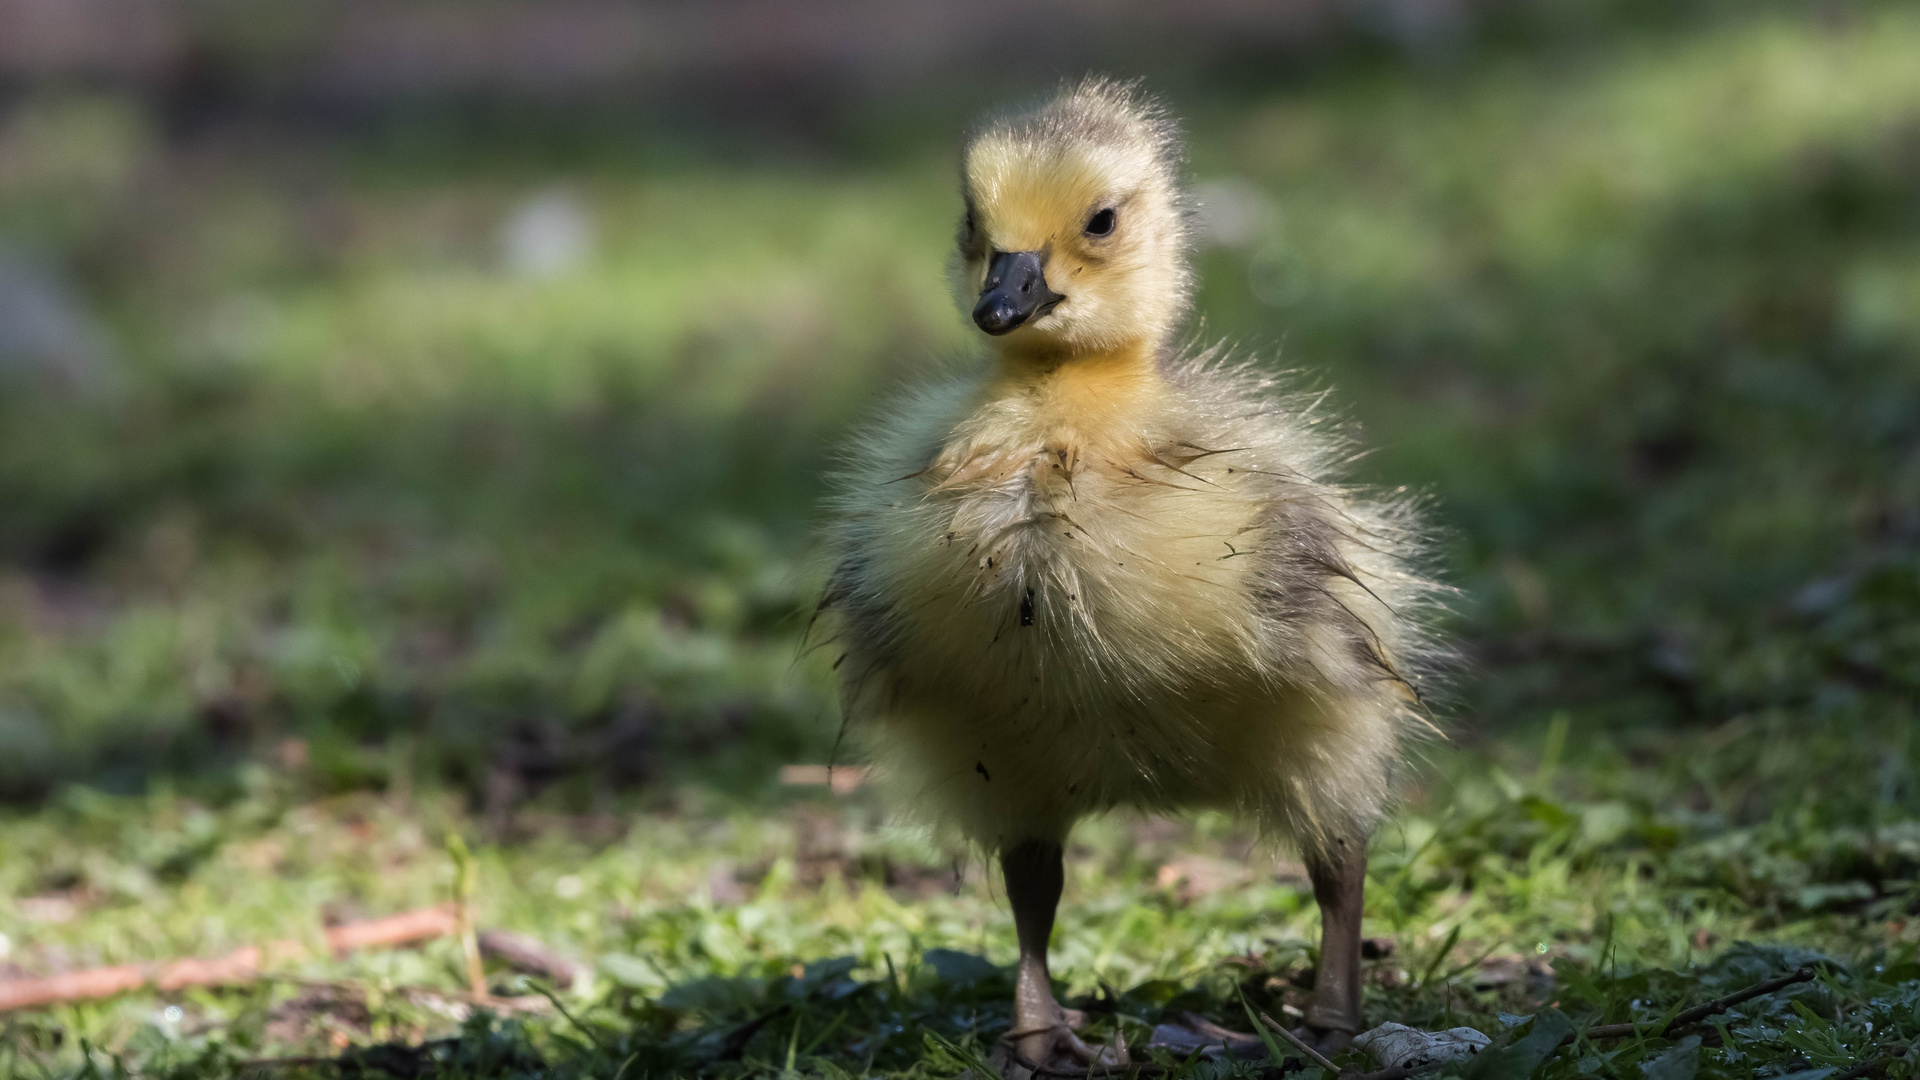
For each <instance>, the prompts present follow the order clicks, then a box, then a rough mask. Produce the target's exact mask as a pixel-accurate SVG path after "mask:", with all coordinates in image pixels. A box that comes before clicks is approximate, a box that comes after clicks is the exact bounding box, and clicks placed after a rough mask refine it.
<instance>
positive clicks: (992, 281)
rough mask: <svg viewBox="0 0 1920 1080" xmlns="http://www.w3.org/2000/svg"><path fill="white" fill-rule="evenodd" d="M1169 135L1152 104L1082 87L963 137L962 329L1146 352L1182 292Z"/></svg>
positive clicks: (1011, 344) (1077, 348)
mask: <svg viewBox="0 0 1920 1080" xmlns="http://www.w3.org/2000/svg"><path fill="white" fill-rule="evenodd" d="M1181 169H1182V155H1181V149H1180V139H1179V133H1178V131H1177V129H1176V128H1175V127H1174V125H1173V123H1172V121H1170V120H1168V119H1167V118H1166V116H1165V114H1164V113H1163V112H1162V111H1161V110H1160V108H1159V107H1158V106H1157V105H1156V104H1154V103H1153V102H1151V101H1149V100H1146V99H1144V98H1142V97H1141V96H1139V95H1138V94H1137V93H1136V92H1135V91H1134V89H1133V88H1132V87H1131V86H1129V85H1127V84H1122V83H1114V82H1109V81H1106V80H1101V79H1091V80H1088V81H1087V82H1084V83H1082V84H1080V85H1079V86H1077V87H1075V88H1073V89H1071V90H1068V91H1066V92H1064V93H1062V94H1060V95H1059V96H1058V97H1056V98H1054V99H1053V100H1052V101H1049V102H1048V103H1046V104H1045V105H1042V106H1040V107H1039V108H1037V109H1034V110H1032V111H1030V112H1026V113H1021V114H1017V115H1014V116H1009V117H1006V118H1003V119H998V120H994V121H990V122H988V123H987V124H985V125H984V126H982V127H981V128H980V129H979V131H978V132H977V133H976V134H975V135H974V136H973V137H972V138H971V139H970V140H968V142H967V147H966V152H965V155H964V158H963V163H962V181H961V182H962V194H963V196H964V198H965V200H966V216H965V217H964V218H963V219H962V221H961V224H960V236H959V242H960V258H961V260H962V263H963V267H962V271H961V280H962V284H963V293H964V296H965V303H967V304H968V306H970V307H971V309H972V313H973V321H974V324H975V325H976V326H978V327H979V328H980V329H981V330H982V331H984V332H985V333H988V334H991V335H994V336H995V337H998V338H1001V339H1002V347H1003V349H1004V350H1005V351H1007V352H1011V353H1016V354H1033V355H1038V356H1071V355H1075V354H1081V353H1095V352H1111V351H1119V350H1127V349H1133V348H1139V347H1142V346H1145V347H1148V348H1152V347H1156V346H1158V345H1159V343H1160V342H1162V341H1164V340H1165V339H1166V338H1167V337H1168V335H1170V334H1171V333H1172V332H1173V330H1174V328H1175V327H1176V326H1177V325H1178V323H1179V321H1180V319H1181V317H1182V316H1183V315H1184V314H1185V313H1186V308H1187V300H1188V294H1189V292H1190V291H1191V286H1190V282H1189V274H1188V269H1187V257H1186V237H1187V229H1186V216H1185V212H1184V205H1183V203H1184V199H1183V194H1182V191H1181V184H1180V174H1181Z"/></svg>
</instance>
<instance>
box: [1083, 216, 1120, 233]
mask: <svg viewBox="0 0 1920 1080" xmlns="http://www.w3.org/2000/svg"><path fill="white" fill-rule="evenodd" d="M1113 222H1114V216H1113V211H1112V210H1102V211H1100V212H1099V213H1097V214H1095V215H1093V217H1091V218H1088V219H1087V235H1088V236H1105V235H1107V234H1108V233H1110V232H1112V231H1113Z"/></svg>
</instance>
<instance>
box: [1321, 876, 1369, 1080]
mask: <svg viewBox="0 0 1920 1080" xmlns="http://www.w3.org/2000/svg"><path fill="white" fill-rule="evenodd" d="M1307 876H1308V877H1310V878H1312V879H1313V898H1314V900H1316V901H1318V902H1319V904H1320V966H1319V968H1318V970H1317V971H1316V972H1315V974H1314V978H1313V1004H1312V1005H1310V1006H1309V1007H1308V1008H1307V1026H1308V1027H1310V1028H1312V1029H1313V1033H1314V1035H1315V1036H1317V1037H1318V1039H1319V1041H1320V1044H1321V1049H1323V1050H1343V1049H1345V1048H1346V1046H1347V1044H1349V1043H1351V1042H1352V1041H1353V1037H1354V1036H1355V1035H1357V1034H1359V1032H1360V916H1361V913H1362V910H1363V909H1364V908H1365V906H1366V891H1367V842H1366V841H1365V840H1364V839H1349V838H1336V839H1334V840H1333V841H1332V842H1331V843H1329V844H1328V845H1327V849H1326V850H1324V851H1321V852H1318V853H1314V854H1312V855H1310V856H1309V858H1308V859H1307Z"/></svg>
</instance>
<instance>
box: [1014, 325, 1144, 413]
mask: <svg viewBox="0 0 1920 1080" xmlns="http://www.w3.org/2000/svg"><path fill="white" fill-rule="evenodd" d="M1157 353H1158V350H1157V349H1156V348H1154V346H1153V344H1152V343H1150V342H1146V341H1142V342H1139V343H1137V344H1132V345H1127V346H1123V347H1121V348H1117V349H1108V350H1101V351H1083V352H1057V353H1036V352H1031V351H1025V350H1023V351H1018V352H1015V351H1011V350H1001V351H1000V352H999V354H998V357H997V367H996V370H995V372H994V377H993V379H992V381H991V382H990V383H989V384H988V386H987V397H988V398H989V399H998V400H1000V401H1002V402H1007V403H1013V402H1018V403H1019V404H1020V406H1021V411H1022V412H1026V413H1028V414H1029V415H1030V416H1031V417H1032V418H1034V419H1036V420H1041V421H1043V423H1044V424H1045V425H1046V426H1050V427H1053V426H1057V427H1064V428H1069V429H1075V430H1077V431H1079V432H1082V433H1085V434H1088V435H1091V434H1094V433H1096V432H1103V431H1104V432H1117V431H1126V430H1134V429H1137V427H1138V426H1139V424H1140V422H1141V419H1142V418H1143V417H1144V415H1145V414H1146V412H1147V410H1148V409H1149V408H1151V406H1152V405H1153V404H1154V403H1155V402H1156V401H1157V400H1158V399H1159V396H1160V391H1161V390H1162V389H1163V387H1164V384H1163V377H1162V376H1161V374H1160V364H1159V360H1158V356H1157Z"/></svg>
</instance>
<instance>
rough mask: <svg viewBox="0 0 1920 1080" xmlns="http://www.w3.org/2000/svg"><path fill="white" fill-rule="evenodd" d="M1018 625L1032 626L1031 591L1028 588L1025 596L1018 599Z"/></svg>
mask: <svg viewBox="0 0 1920 1080" xmlns="http://www.w3.org/2000/svg"><path fill="white" fill-rule="evenodd" d="M1020 625H1021V626H1032V625H1033V589H1032V587H1028V589H1027V593H1026V595H1025V596H1022V597H1021V598H1020Z"/></svg>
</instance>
